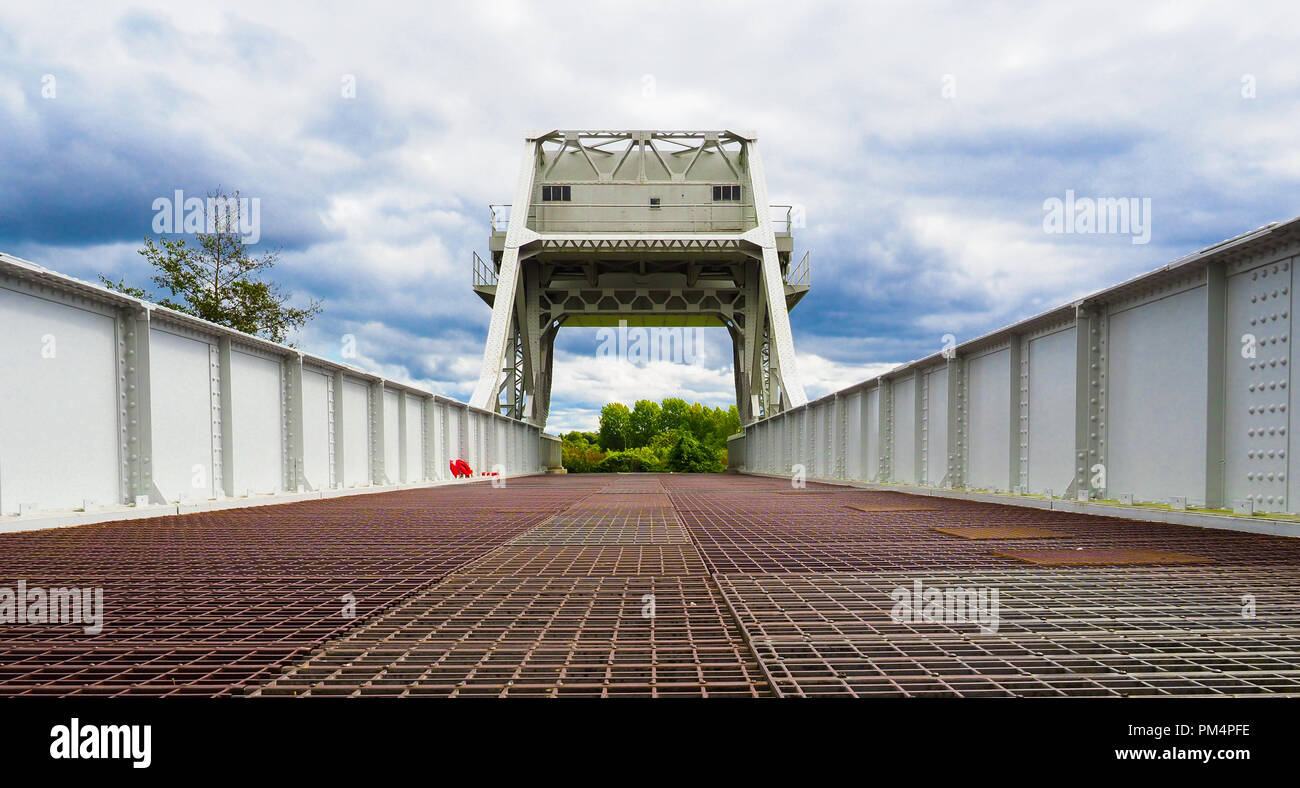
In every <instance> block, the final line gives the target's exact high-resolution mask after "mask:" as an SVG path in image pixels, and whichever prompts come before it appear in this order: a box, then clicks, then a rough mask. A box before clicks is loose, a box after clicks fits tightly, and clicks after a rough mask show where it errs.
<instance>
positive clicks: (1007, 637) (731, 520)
mask: <svg viewBox="0 0 1300 788" xmlns="http://www.w3.org/2000/svg"><path fill="white" fill-rule="evenodd" d="M757 142H758V140H757V137H756V136H755V135H754V134H752V133H747V132H734V131H713V132H686V131H680V132H679V131H663V132H659V131H655V132H650V131H608V130H597V131H548V132H544V133H538V134H533V135H529V137H528V138H527V139H526V141H525V144H524V157H523V166H522V167H521V174H520V178H519V181H518V183H517V185H516V190H515V193H514V197H513V202H512V203H511V206H510V207H506V206H496V207H495V208H494V209H493V219H492V227H491V228H490V233H489V258H490V259H484V258H480V257H478V256H477V255H476V256H475V258H474V268H473V287H474V290H475V292H476V293H477V294H478V295H479V296H480V297H481V298H483V300H484V301H486V302H487V303H488V304H489V305H490V306H491V308H492V319H491V324H490V328H489V332H488V337H487V342H486V343H485V352H484V358H483V365H482V370H481V375H480V378H479V381H478V384H477V387H476V389H475V392H474V395H473V397H472V398H471V401H470V402H469V403H461V402H457V401H455V400H453V399H451V398H448V397H445V396H442V395H439V394H437V393H436V392H431V391H427V390H424V389H422V388H420V387H418V386H413V385H410V384H407V383H404V382H401V381H392V380H386V379H384V378H383V377H382V376H379V375H375V374H373V373H371V372H368V371H366V370H364V369H361V368H358V367H355V366H351V365H349V364H348V363H345V362H341V361H339V360H334V359H327V358H324V357H321V356H316V355H312V354H308V353H304V352H302V351H299V350H297V349H295V348H292V347H288V346H284V345H279V344H276V343H272V342H267V341H264V340H261V339H259V338H256V337H253V336H249V335H246V334H241V333H239V332H236V331H232V330H230V329H226V328H224V327H221V326H217V325H214V324H211V323H208V322H205V321H202V320H198V319H195V318H192V317H189V316H187V315H184V314H181V313H178V312H175V311H173V310H170V309H166V308H164V307H161V306H158V305H155V304H151V303H148V302H144V301H141V300H139V299H135V298H132V297H129V296H126V295H123V294H120V293H116V292H112V291H109V290H106V289H104V288H101V287H98V286H96V285H91V284H87V283H85V282H81V281H78V280H76V279H73V278H71V277H68V276H65V275H62V274H59V273H57V272H56V271H54V270H51V269H49V268H46V267H44V266H42V265H38V264H35V263H32V262H28V261H25V260H20V259H18V258H15V257H12V256H9V255H3V254H0V337H3V338H4V339H3V341H0V369H3V370H4V372H5V374H4V376H3V378H0V404H2V405H3V407H2V408H0V532H2V533H0V555H3V556H4V557H5V562H4V568H5V571H4V573H3V574H4V576H3V577H0V617H3V616H9V618H7V619H5V621H4V623H0V626H3V627H4V630H3V631H4V634H5V637H4V639H3V642H2V643H0V694H5V695H122V696H126V695H226V696H230V695H238V696H249V697H266V696H275V695H300V696H321V695H358V696H360V695H397V696H467V695H496V696H531V695H541V696H568V695H597V696H604V697H611V696H623V695H651V696H669V695H696V696H720V695H743V696H821V695H853V696H859V697H871V696H891V695H892V696H927V695H946V696H981V695H1003V696H1005V695H1035V696H1039V695H1052V696H1064V695H1100V696H1134V695H1157V696H1164V695H1182V694H1202V695H1241V694H1297V693H1298V692H1300V687H1298V685H1300V672H1297V671H1296V670H1295V667H1294V666H1295V664H1296V663H1297V657H1300V635H1298V634H1297V633H1298V632H1300V630H1297V628H1296V627H1297V620H1298V619H1300V595H1298V594H1297V591H1300V541H1298V540H1296V539H1295V538H1294V537H1295V536H1297V535H1298V534H1300V531H1298V530H1297V528H1298V526H1297V517H1298V516H1300V495H1297V491H1296V490H1295V485H1296V484H1297V481H1296V480H1295V474H1293V473H1291V472H1290V470H1289V464H1290V458H1291V457H1292V456H1294V452H1293V450H1292V448H1291V443H1292V441H1293V439H1294V433H1293V431H1292V430H1291V428H1290V416H1291V413H1293V412H1294V404H1295V403H1294V402H1293V395H1292V392H1293V387H1292V385H1291V381H1290V374H1289V370H1290V369H1291V367H1292V366H1293V364H1294V363H1295V355H1294V353H1293V350H1292V346H1293V344H1294V342H1293V341H1290V334H1291V332H1290V325H1291V324H1292V321H1293V320H1294V318H1293V311H1294V310H1293V308H1292V303H1293V300H1294V292H1293V289H1294V282H1293V279H1294V270H1293V264H1294V262H1295V261H1296V259H1297V255H1300V220H1292V221H1288V222H1284V223H1279V224H1272V225H1268V226H1266V227H1263V228H1260V229H1258V230H1255V231H1252V232H1249V233H1246V234H1244V235H1241V236H1238V237H1236V238H1232V239H1229V240H1227V241H1224V242H1223V243H1220V244H1217V245H1215V246H1212V247H1210V248H1207V249H1205V250H1202V251H1200V252H1197V253H1195V254H1192V255H1189V256H1187V257H1185V258H1182V259H1180V260H1176V261H1173V262H1171V263H1170V264H1168V265H1166V266H1163V267H1162V268H1160V269H1158V270H1156V271H1153V272H1150V273H1148V274H1146V275H1143V276H1140V277H1137V278H1135V279H1133V280H1130V281H1128V282H1124V283H1120V284H1118V285H1116V286H1114V287H1111V288H1107V289H1105V290H1103V291H1100V292H1098V293H1094V294H1092V295H1089V296H1087V297H1085V298H1082V299H1078V300H1076V301H1074V302H1071V303H1068V304H1062V305H1061V306H1060V307H1058V308H1056V309H1053V310H1050V311H1048V312H1045V313H1043V314H1041V315H1037V316H1034V317H1032V318H1029V319H1027V320H1024V321H1021V322H1019V323H1017V324H1015V325H1013V326H1009V327H1007V328H1004V329H1002V330H999V331H996V332H993V333H990V334H987V335H985V336H982V337H977V338H973V339H970V340H968V341H966V342H961V343H957V342H953V343H951V344H950V345H949V346H947V347H944V348H942V349H940V350H939V351H938V352H936V353H935V354H934V355H932V356H929V357H926V358H923V359H919V360H916V361H913V362H911V363H908V364H904V365H901V366H899V367H897V368H895V369H893V370H891V371H890V372H888V373H886V374H884V375H881V376H879V377H876V378H873V379H871V380H868V381H864V382H862V383H859V384H856V385H853V386H850V387H848V388H846V389H844V390H842V391H838V392H834V393H832V394H829V395H827V396H824V397H822V398H820V399H817V400H814V401H811V402H810V401H808V400H807V398H806V396H805V395H804V392H803V389H802V386H801V385H800V384H799V382H798V377H797V364H796V360H795V355H794V340H793V336H792V334H791V331H790V324H789V318H788V312H789V310H790V309H792V308H793V307H794V306H795V305H796V304H798V303H799V302H800V301H801V299H804V298H805V296H806V295H807V294H808V292H809V290H808V279H807V277H806V274H805V272H806V271H807V266H806V260H807V257H806V255H805V257H803V258H800V257H799V256H798V254H797V252H796V249H795V243H794V241H795V239H794V237H793V230H795V229H797V227H796V224H797V223H796V222H795V221H794V220H793V216H792V214H791V212H789V211H788V210H786V209H781V208H773V207H772V206H770V205H769V204H768V200H767V191H766V184H765V182H764V178H763V165H762V162H761V160H760V158H759V155H758V146H757ZM796 259H800V260H803V261H804V263H803V264H795V263H793V261H794V260H796ZM808 303H810V304H811V303H815V302H814V301H808ZM805 308H807V307H805ZM618 320H629V321H638V324H640V325H661V326H673V325H718V326H725V327H726V328H727V329H728V332H729V334H730V335H731V337H732V339H733V344H734V348H735V352H734V354H733V359H734V362H735V370H736V387H737V401H738V404H739V406H740V409H741V411H742V414H744V419H743V424H744V428H743V432H742V434H740V435H737V436H733V438H732V439H731V441H730V447H729V462H730V464H731V465H732V470H731V471H730V472H728V473H725V474H708V475H681V474H672V475H645V474H616V475H579V474H560V473H554V472H552V471H558V470H560V469H559V465H560V459H559V441H558V440H557V439H556V438H554V437H553V436H549V435H546V434H544V432H543V429H544V427H545V423H546V418H547V413H548V409H549V397H550V387H551V384H552V380H551V359H552V352H551V349H552V347H553V342H554V338H555V334H556V332H557V331H558V330H559V328H561V327H562V326H565V325H569V326H575V325H576V326H590V325H608V324H610V322H611V321H618ZM561 384H562V382H561ZM455 459H465V460H467V461H468V462H469V464H470V465H471V466H472V467H473V469H474V471H475V473H476V474H478V475H476V476H475V477H474V478H453V474H452V471H451V468H450V464H451V462H452V461H453V460H455ZM485 473H486V474H493V475H487V476H484V475H481V474H485ZM78 588H89V589H97V590H98V591H99V592H100V593H102V599H103V618H102V621H101V622H100V623H101V624H102V626H101V627H98V628H96V627H87V626H85V622H84V621H50V620H48V616H46V620H40V617H39V616H34V615H27V616H26V617H24V616H20V615H18V614H17V612H18V611H19V610H25V611H26V612H27V613H31V609H27V608H23V607H22V606H21V605H18V606H15V605H17V596H18V594H16V593H15V589H26V590H31V589H36V590H37V591H39V593H40V594H46V593H50V594H53V592H54V591H57V590H59V589H65V590H66V589H78ZM5 590H8V591H9V592H10V593H9V597H8V598H9V599H10V600H11V604H10V608H8V610H9V612H6V607H5V604H4V600H5V596H4V593H3V592H4V591H5ZM32 593H36V592H35V591H34V592H32ZM51 598H53V596H51ZM25 603H26V597H24V604H25ZM96 629H97V631H91V630H96Z"/></svg>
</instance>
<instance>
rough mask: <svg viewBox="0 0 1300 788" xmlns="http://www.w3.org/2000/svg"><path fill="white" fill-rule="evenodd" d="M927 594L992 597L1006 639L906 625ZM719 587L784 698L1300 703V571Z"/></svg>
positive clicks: (946, 624)
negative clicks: (906, 609) (1278, 696)
mask: <svg viewBox="0 0 1300 788" xmlns="http://www.w3.org/2000/svg"><path fill="white" fill-rule="evenodd" d="M918 582H920V583H921V584H922V585H923V586H924V587H926V588H939V589H955V588H964V589H967V590H972V589H977V588H984V589H997V590H998V597H999V598H998V621H997V626H996V627H995V630H996V631H990V630H989V629H982V628H981V627H980V626H979V624H978V623H976V622H973V621H971V620H961V621H954V620H943V618H942V617H939V620H937V621H932V622H926V621H918V622H915V623H913V622H909V621H907V620H906V617H905V616H904V617H900V620H897V621H896V620H895V617H894V613H895V609H894V606H895V605H896V604H897V603H898V601H899V600H900V599H906V598H909V597H911V598H916V592H917V591H919V590H920V589H919V588H916V587H915V585H914V584H916V583H918ZM719 584H720V587H721V589H722V592H723V595H724V597H725V598H726V599H727V602H728V604H729V605H730V606H731V608H732V609H733V610H734V611H735V612H736V615H737V619H738V620H739V621H740V623H741V627H742V629H743V630H744V631H745V633H746V636H747V637H748V638H749V640H750V642H751V644H752V645H753V646H754V649H755V652H756V653H757V654H758V655H759V657H760V659H761V660H762V662H763V666H764V669H765V670H766V671H767V673H768V674H769V675H770V676H771V677H772V679H773V683H774V685H775V687H776V689H777V691H778V692H779V693H780V694H782V695H795V696H819V695H833V694H834V695H853V696H859V697H868V696H904V697H918V696H963V697H965V696H980V695H1001V696H1008V695H1048V696H1063V695H1105V696H1131V695H1166V694H1232V695H1237V694H1243V695H1244V694H1259V693H1287V694H1291V693H1296V692H1300V667H1297V664H1298V660H1297V657H1300V571H1292V572H1290V573H1287V574H1286V575H1285V576H1279V573H1277V572H1276V571H1269V570H1264V571H1261V570H1255V569H1218V568H1216V569H1214V570H1206V569H1199V568H1188V569H1173V570H1166V571H1162V570H1151V569H1093V570H1077V571H1072V572H1069V573H1065V574H1062V573H1060V572H1050V571H1044V570H1034V569H1024V570H1017V571H1009V572H978V573H969V574H968V573H963V574H927V575H924V576H921V575H915V576H914V575H904V574H880V573H858V574H849V573H836V574H829V575H809V574H786V575H724V576H721V577H719ZM900 589H902V590H903V592H904V593H902V594H901V595H899V596H896V595H895V592H898V591H899V590H900ZM1247 594H1248V595H1250V597H1251V599H1252V602H1253V604H1252V606H1251V610H1250V612H1251V615H1250V616H1247V615H1246V614H1245V612H1244V609H1243V604H1242V598H1243V596H1244V595H1247Z"/></svg>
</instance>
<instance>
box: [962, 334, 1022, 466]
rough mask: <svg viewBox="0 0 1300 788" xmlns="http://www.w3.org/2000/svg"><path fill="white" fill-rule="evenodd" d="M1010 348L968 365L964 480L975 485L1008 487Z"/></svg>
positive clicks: (983, 356) (971, 361)
mask: <svg viewBox="0 0 1300 788" xmlns="http://www.w3.org/2000/svg"><path fill="white" fill-rule="evenodd" d="M1010 364H1011V352H1010V351H1009V350H999V351H996V352H994V353H988V354H985V355H982V356H979V357H977V358H974V359H971V360H970V362H969V363H968V365H967V381H968V387H969V392H970V393H969V397H968V402H969V403H970V422H969V426H968V430H967V434H968V435H969V438H968V439H969V441H970V448H969V452H970V454H969V461H968V462H969V465H968V468H967V471H966V483H967V485H968V486H970V487H972V488H975V489H988V490H1008V489H1010V479H1009V474H1008V468H1010V460H1009V459H1008V457H1009V456H1010V451H1011V446H1010V431H1011V391H1010V386H1009V385H1008V381H1009V380H1010V379H1011V367H1010Z"/></svg>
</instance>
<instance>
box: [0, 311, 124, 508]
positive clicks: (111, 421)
mask: <svg viewBox="0 0 1300 788" xmlns="http://www.w3.org/2000/svg"><path fill="white" fill-rule="evenodd" d="M114 330H115V329H114V321H113V318H111V317H107V316H105V315H102V314H98V313H95V312H91V311H88V310H84V309H78V308H75V307H72V306H65V305H63V304H58V303H55V302H53V301H48V300H45V299H41V298H35V297H32V296H27V295H23V294H20V293H16V292H14V291H11V290H7V289H4V288H0V337H3V338H4V339H3V341H0V369H3V370H4V374H2V375H0V402H3V403H4V407H2V408H0V436H2V438H3V439H2V440H0V513H3V514H16V513H17V512H18V505H19V504H20V503H23V504H26V503H35V504H39V505H40V506H42V507H47V508H72V507H74V506H78V505H80V503H81V499H83V498H92V499H94V500H97V501H98V502H100V503H116V502H117V501H118V499H119V487H118V482H119V476H118V465H117V463H118V452H119V436H118V432H117V427H118V420H117V412H118V407H117V397H118V389H117V370H116V358H117V354H116V348H115V345H116V339H115V335H114ZM51 349H52V351H53V354H52V355H51ZM72 480H75V483H72Z"/></svg>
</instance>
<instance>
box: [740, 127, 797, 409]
mask: <svg viewBox="0 0 1300 788" xmlns="http://www.w3.org/2000/svg"><path fill="white" fill-rule="evenodd" d="M744 155H745V161H746V163H747V164H748V166H749V193H750V195H751V196H752V197H753V200H754V206H755V211H754V213H755V215H756V218H757V219H758V226H757V227H755V228H754V229H753V230H750V231H749V232H748V233H746V234H745V235H746V236H749V238H750V240H752V241H753V242H755V243H757V244H758V245H759V247H761V249H762V255H763V259H762V266H761V269H760V270H761V275H762V278H761V281H762V296H763V297H762V302H766V305H767V314H768V320H769V324H768V334H769V336H770V346H769V352H768V368H769V371H770V373H771V374H773V375H780V378H781V391H782V397H781V399H782V405H783V406H784V407H785V408H797V407H799V406H800V405H803V404H806V403H807V402H808V397H807V395H805V394H804V390H803V384H802V383H801V382H800V381H799V369H798V367H797V365H796V361H795V357H794V335H793V334H792V333H791V331H790V314H789V312H788V311H787V310H786V306H785V281H784V280H783V279H782V278H781V263H780V261H779V259H778V258H777V253H776V231H775V230H774V229H773V228H772V216H771V214H770V213H769V212H768V210H767V205H768V202H767V175H766V173H765V171H764V169H763V159H762V157H761V156H760V155H759V153H758V140H756V139H750V140H746V141H745V144H744ZM746 328H749V326H746ZM754 339H755V341H758V342H761V341H762V339H763V338H762V335H761V334H760V335H759V336H756V337H755V338H754Z"/></svg>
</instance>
